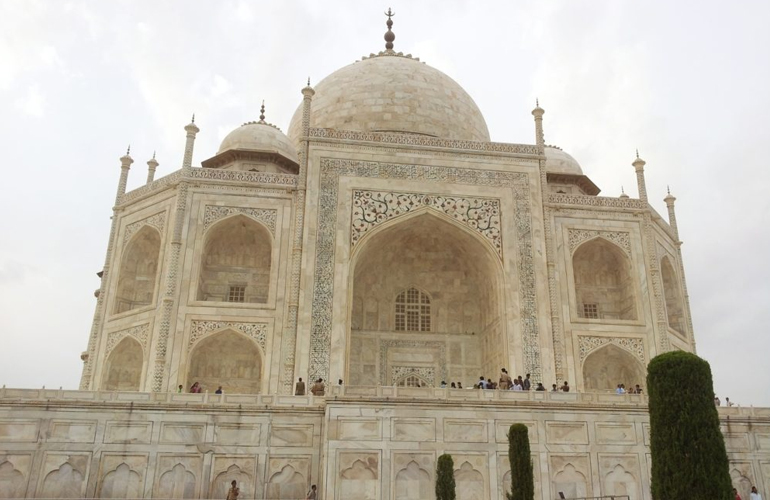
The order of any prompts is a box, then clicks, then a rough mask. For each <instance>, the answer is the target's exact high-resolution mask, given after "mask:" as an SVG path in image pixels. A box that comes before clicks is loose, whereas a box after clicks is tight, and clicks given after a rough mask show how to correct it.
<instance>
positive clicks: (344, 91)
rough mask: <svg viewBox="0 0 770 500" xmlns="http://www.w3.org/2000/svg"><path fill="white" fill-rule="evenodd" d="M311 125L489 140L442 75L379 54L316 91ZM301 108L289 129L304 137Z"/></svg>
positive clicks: (471, 107) (475, 111)
mask: <svg viewBox="0 0 770 500" xmlns="http://www.w3.org/2000/svg"><path fill="white" fill-rule="evenodd" d="M314 90H315V92H316V93H315V97H313V104H312V110H311V118H310V126H311V127H314V128H333V129H338V130H352V131H356V132H394V133H401V134H420V135H427V136H431V137H439V138H442V139H458V140H467V141H489V130H488V129H487V124H486V122H485V121H484V116H483V115H482V114H481V111H479V108H478V106H476V103H475V102H473V99H471V96H469V95H468V93H467V92H465V90H463V88H462V87H460V85H458V84H457V82H455V81H454V80H452V79H451V78H449V77H448V76H447V75H445V74H444V73H442V72H441V71H439V70H437V69H434V68H431V67H430V66H428V65H427V64H425V63H422V62H420V61H419V60H417V59H413V58H411V57H409V56H402V55H397V54H392V55H391V54H387V53H385V54H380V55H377V56H373V57H370V58H368V59H364V60H362V61H357V62H355V63H353V64H351V65H349V66H345V67H344V68H341V69H339V70H337V71H335V72H334V73H332V74H331V75H329V76H327V77H326V78H324V79H323V80H321V81H320V82H319V83H318V85H316V86H315V87H314ZM301 128H302V105H301V104H300V106H299V108H297V111H296V112H295V113H294V117H293V118H292V119H291V124H290V125H289V131H288V136H289V138H290V139H291V140H292V141H294V142H295V143H297V142H299V139H300V137H301V135H302V130H301Z"/></svg>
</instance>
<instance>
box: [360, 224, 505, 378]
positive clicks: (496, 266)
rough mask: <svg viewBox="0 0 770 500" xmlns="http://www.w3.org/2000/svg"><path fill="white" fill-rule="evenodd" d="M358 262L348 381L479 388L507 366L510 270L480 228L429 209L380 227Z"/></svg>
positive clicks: (362, 243)
mask: <svg viewBox="0 0 770 500" xmlns="http://www.w3.org/2000/svg"><path fill="white" fill-rule="evenodd" d="M358 245H359V246H358V247H357V248H356V249H355V250H356V251H355V253H354V255H353V258H352V260H351V278H350V283H351V288H352V294H351V300H350V323H349V324H350V336H349V339H350V344H349V347H348V359H347V367H348V374H347V377H348V380H349V381H350V384H356V385H396V384H397V383H398V381H399V380H401V379H403V377H404V375H405V374H406V373H414V374H417V376H418V377H419V378H420V379H421V380H424V381H428V383H429V384H430V385H436V386H437V385H438V384H439V383H440V382H441V381H442V380H445V381H446V382H447V383H449V382H462V383H463V384H464V385H466V386H470V385H472V384H473V382H474V381H475V380H478V378H479V376H480V375H485V376H487V377H493V378H494V377H496V374H497V373H498V371H499V370H500V367H501V366H507V365H508V362H507V361H506V360H507V335H506V332H505V318H504V306H503V302H504V301H503V292H502V291H503V282H504V277H503V272H502V265H501V262H500V260H499V257H498V256H497V254H496V253H495V252H494V251H493V250H492V249H491V246H490V245H489V244H488V243H487V242H486V241H485V240H484V239H483V238H482V237H481V236H480V235H478V234H477V233H476V232H474V231H473V230H472V229H469V228H467V227H465V226H463V225H461V224H459V223H457V222H455V221H454V220H452V219H450V218H448V217H446V216H444V215H443V214H440V213H436V212H434V211H432V210H430V209H426V210H424V211H422V212H420V213H417V214H414V215H408V216H403V217H401V218H399V219H396V220H394V221H390V222H388V223H386V224H383V225H381V226H380V227H379V228H377V229H376V230H375V231H373V232H372V233H370V234H368V235H367V236H366V237H365V238H364V239H362V240H361V241H360V242H359V243H358Z"/></svg>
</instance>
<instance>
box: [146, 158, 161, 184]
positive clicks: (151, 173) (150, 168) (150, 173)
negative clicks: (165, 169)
mask: <svg viewBox="0 0 770 500" xmlns="http://www.w3.org/2000/svg"><path fill="white" fill-rule="evenodd" d="M158 165H160V164H159V163H158V160H156V159H155V151H153V152H152V158H151V159H150V160H148V161H147V184H149V183H151V182H152V181H153V180H155V169H157V168H158Z"/></svg>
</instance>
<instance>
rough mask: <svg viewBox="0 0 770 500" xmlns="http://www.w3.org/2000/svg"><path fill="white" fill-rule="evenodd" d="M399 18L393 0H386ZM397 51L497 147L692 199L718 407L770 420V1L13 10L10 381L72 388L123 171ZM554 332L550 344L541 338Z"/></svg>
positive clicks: (1, 195)
mask: <svg viewBox="0 0 770 500" xmlns="http://www.w3.org/2000/svg"><path fill="white" fill-rule="evenodd" d="M389 1H390V0H389ZM388 7H392V8H393V9H394V11H395V12H396V17H395V18H394V21H395V25H394V32H395V33H396V41H395V48H396V50H399V51H404V52H408V53H412V54H414V55H415V56H418V57H420V58H421V59H422V60H423V61H426V62H427V63H428V64H430V65H431V66H434V67H436V68H438V69H440V70H441V71H443V72H445V73H447V74H448V75H450V76H451V77H453V78H454V79H455V80H457V81H458V82H459V83H460V84H461V85H462V86H463V87H464V88H465V89H466V90H467V91H468V93H469V94H470V95H471V96H472V97H473V98H474V99H475V100H476V103H477V104H478V105H479V107H480V108H481V110H482V112H483V113H484V116H485V118H486V120H487V124H488V125H489V129H490V132H491V135H492V139H493V140H496V141H503V142H524V143H532V142H533V141H534V132H533V124H532V116H531V115H530V111H531V109H532V108H533V104H534V102H535V98H536V97H539V99H540V104H541V106H542V107H543V108H545V110H546V114H545V136H546V142H547V143H549V144H556V145H559V146H561V147H562V148H563V149H564V150H566V151H568V152H569V153H571V154H572V155H573V156H574V157H575V158H576V159H577V160H578V161H579V162H580V163H581V165H582V166H583V170H584V171H585V173H586V174H587V175H588V176H590V177H591V179H592V180H593V181H594V182H595V183H596V184H597V185H598V186H599V187H600V188H602V194H604V195H608V196H617V195H618V194H619V193H620V189H621V186H624V187H625V189H626V192H628V193H629V194H630V195H631V196H636V195H637V193H636V181H635V176H634V170H633V167H631V165H630V164H631V162H632V160H633V158H634V150H635V149H636V148H639V151H640V154H641V156H642V157H643V158H644V159H645V160H646V161H647V167H646V174H647V189H648V193H649V195H650V199H651V200H652V203H653V204H654V206H655V208H656V209H657V210H658V212H660V213H662V214H665V213H666V212H665V204H664V203H663V201H662V199H663V197H664V196H665V192H666V185H670V186H671V192H672V193H673V194H674V195H675V196H676V197H677V198H678V201H677V215H678V219H679V227H680V236H681V238H682V240H683V241H684V246H683V252H684V264H685V270H686V273H687V281H688V285H689V291H690V301H691V306H692V313H693V320H694V326H695V333H696V340H697V348H698V353H699V354H700V355H701V356H703V357H704V358H706V359H707V360H708V361H709V362H710V363H711V366H712V369H713V372H714V379H715V387H716V391H717V393H718V394H719V395H720V396H721V397H722V398H723V399H724V397H725V396H729V397H730V398H731V399H732V400H734V401H735V402H737V403H740V404H742V405H750V404H753V405H755V406H760V405H761V406H770V389H768V386H767V380H768V379H770V360H769V359H768V357H769V356H770V284H769V282H770V265H768V257H769V256H770V236H769V232H768V222H769V219H770V217H769V216H770V196H768V190H769V189H770V166H768V161H769V160H768V158H770V152H768V148H769V147H770V118H769V116H770V29H768V25H770V3H768V2H766V1H759V0H758V1H755V2H749V1H746V2H717V1H702V0H701V1H681V0H680V1H675V2H672V1H662V2H650V1H645V2H631V1H618V0H611V1H591V2H575V1H567V0H565V1H561V2H557V1H543V0H538V1H534V2H523V1H516V2H511V1H510V0H507V1H501V2H492V1H484V2H470V1H468V2H460V1H448V0H440V1H423V0H420V1H419V2H417V1H414V0H412V1H404V0H394V1H392V2H391V3H390V4H379V3H376V2H363V1H360V0H356V1H348V2H331V1H326V2H321V1H317V0H314V1H310V0H308V1H304V2H302V1H285V0H281V1H273V2H253V1H252V2H250V1H236V0H230V1H226V0H218V1H216V2H215V1H209V2H203V1H192V0H186V1H184V2H181V1H179V2H170V1H169V2H158V1H156V0H152V1H149V0H148V1H110V2H104V1H85V2H83V1H70V2H68V1H61V0H56V1H54V0H51V1H47V2H41V1H33V0H18V1H14V0H2V1H1V2H0V116H1V117H2V119H1V120H0V153H2V156H3V170H4V174H3V180H2V183H0V208H1V209H2V213H3V214H5V215H4V216H3V217H2V219H0V235H2V236H0V237H1V238H2V241H1V242H0V335H2V348H0V384H6V385H7V386H13V387H40V386H42V385H46V386H47V387H58V386H64V387H65V388H77V386H78V382H79V379H80V372H81V367H82V363H81V361H80V359H79V356H80V352H81V351H83V350H84V349H85V348H86V344H87V340H88V338H87V337H88V332H89V329H90V325H91V320H92V317H93V311H94V306H95V305H96V299H95V298H94V296H93V292H94V290H95V289H96V288H98V286H99V280H98V278H97V277H96V274H95V273H96V272H97V271H98V270H100V269H101V267H102V264H103V262H104V253H105V250H106V246H107V236H108V233H109V226H110V215H111V208H112V204H113V201H114V196H115V188H116V186H117V181H118V177H119V173H120V165H119V161H118V158H119V157H120V156H121V155H122V154H124V153H125V150H126V146H127V145H128V144H129V143H130V144H131V154H132V156H133V158H134V160H135V163H134V165H133V169H132V171H131V176H130V178H129V189H132V188H135V187H138V186H139V185H141V184H143V183H144V179H145V177H146V164H145V162H146V161H147V160H148V159H149V158H150V157H151V156H152V153H153V151H154V150H157V158H158V161H159V162H160V167H159V169H158V174H157V176H158V177H160V176H163V175H166V174H168V173H170V172H173V171H175V170H177V169H178V168H180V166H181V161H182V152H183V147H184V130H183V127H184V125H185V124H187V123H188V122H189V120H190V115H191V114H192V113H193V112H195V114H196V117H197V118H196V123H197V124H198V125H199V126H200V128H201V132H200V134H199V135H198V140H197V142H196V149H195V158H194V164H195V165H200V161H201V160H204V159H206V158H208V157H211V156H213V155H214V154H215V152H216V149H217V147H218V144H219V142H220V141H221V139H222V138H223V137H224V136H225V135H226V134H227V133H228V132H229V131H230V130H232V129H233V128H235V127H236V126H238V125H239V124H241V123H243V122H245V121H249V120H254V119H257V117H258V115H259V104H260V102H261V101H262V99H264V100H265V101H266V105H267V119H268V121H270V122H273V123H275V124H276V125H278V126H279V127H281V128H282V129H283V130H286V127H287V126H288V122H289V120H290V118H291V115H292V113H293V112H294V109H295V108H296V107H297V105H298V104H299V102H300V100H301V95H300V89H301V88H302V87H303V86H304V84H305V81H306V79H307V77H308V76H310V78H311V81H313V82H317V81H319V80H320V79H322V78H323V77H325V76H326V75H328V74H329V73H331V72H332V71H334V70H336V69H338V68H340V67H342V66H344V65H346V64H349V63H351V62H353V61H354V60H356V59H359V58H360V57H361V56H363V55H368V54H369V53H370V52H378V51H380V50H382V49H383V48H384V42H383V39H382V36H383V33H384V31H385V18H384V16H383V14H382V12H383V11H384V10H386V9H387V8H388ZM541 333H543V334H547V333H546V332H541Z"/></svg>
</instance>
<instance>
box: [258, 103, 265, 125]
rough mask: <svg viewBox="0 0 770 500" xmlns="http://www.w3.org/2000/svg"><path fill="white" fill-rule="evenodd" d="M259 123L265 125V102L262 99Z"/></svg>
mask: <svg viewBox="0 0 770 500" xmlns="http://www.w3.org/2000/svg"><path fill="white" fill-rule="evenodd" d="M259 123H265V100H264V99H262V107H261V108H259Z"/></svg>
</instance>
